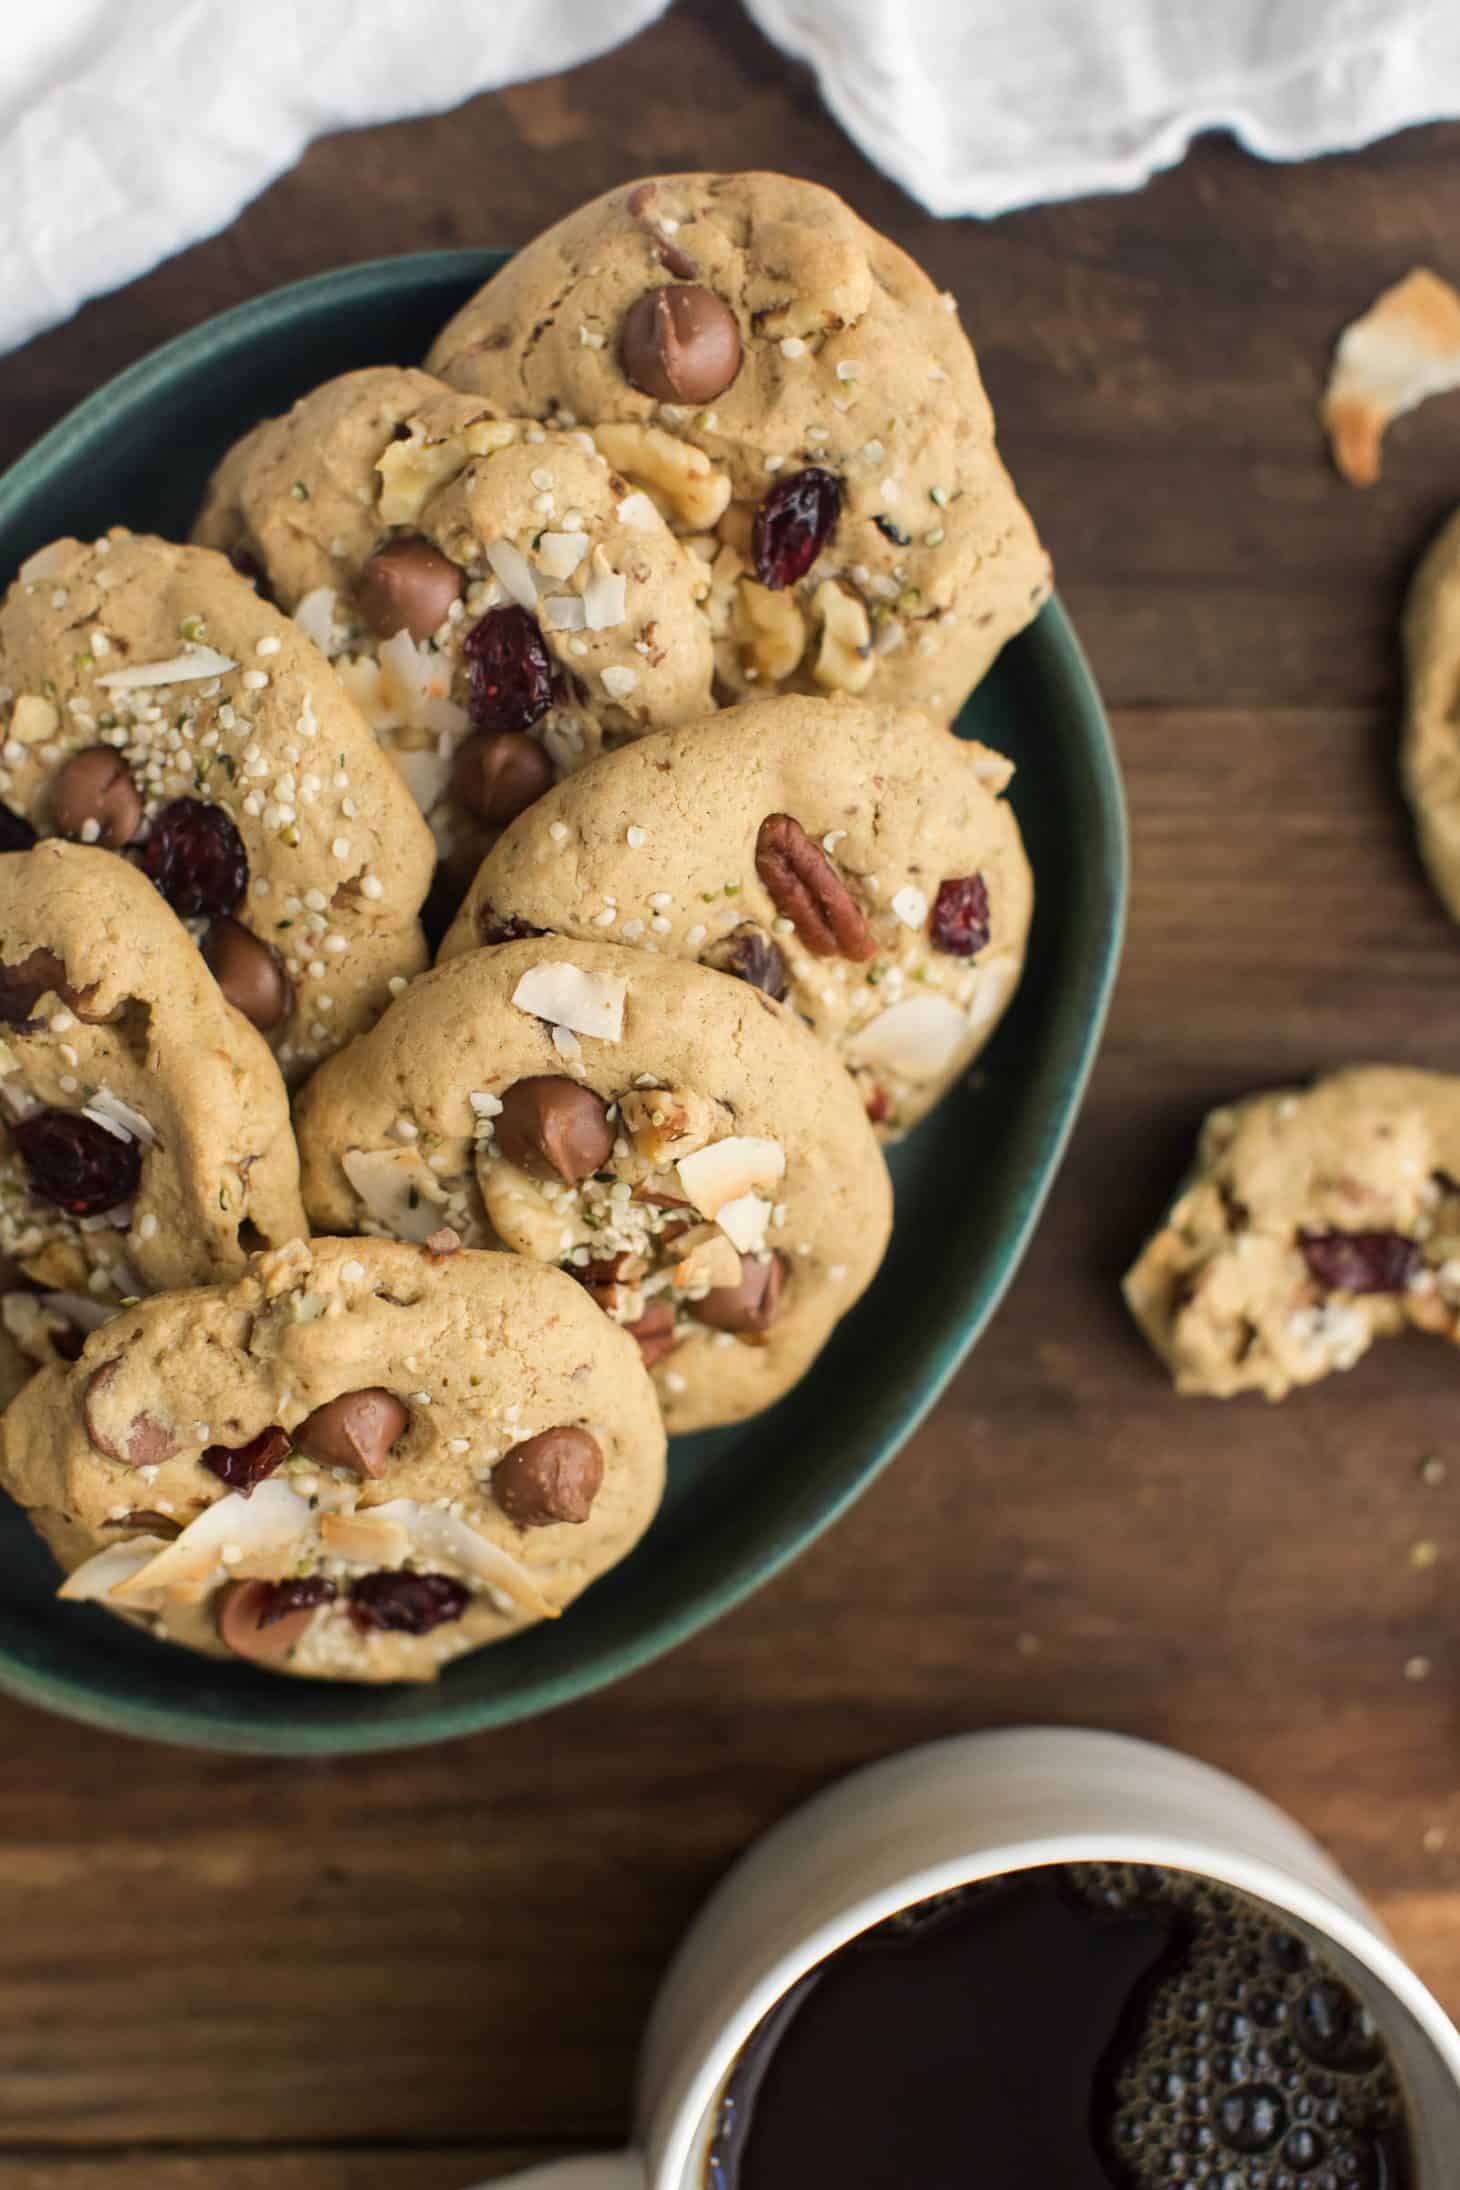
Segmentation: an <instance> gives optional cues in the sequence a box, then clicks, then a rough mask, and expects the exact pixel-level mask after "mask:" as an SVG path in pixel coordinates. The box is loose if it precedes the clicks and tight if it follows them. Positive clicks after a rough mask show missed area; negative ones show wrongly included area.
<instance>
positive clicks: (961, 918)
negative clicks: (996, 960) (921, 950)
mask: <svg viewBox="0 0 1460 2190" xmlns="http://www.w3.org/2000/svg"><path fill="white" fill-rule="evenodd" d="M932 931H933V947H934V949H935V950H940V951H952V953H953V955H954V957H955V958H975V957H977V955H978V953H979V952H980V951H981V950H982V949H983V947H984V945H985V943H987V941H988V939H989V893H988V885H987V883H986V882H985V881H984V878H983V876H982V875H981V874H965V875H956V876H955V877H954V878H953V879H952V880H951V881H949V882H944V883H941V884H940V885H939V888H938V894H937V896H936V897H935V898H934V900H933V918H932Z"/></svg>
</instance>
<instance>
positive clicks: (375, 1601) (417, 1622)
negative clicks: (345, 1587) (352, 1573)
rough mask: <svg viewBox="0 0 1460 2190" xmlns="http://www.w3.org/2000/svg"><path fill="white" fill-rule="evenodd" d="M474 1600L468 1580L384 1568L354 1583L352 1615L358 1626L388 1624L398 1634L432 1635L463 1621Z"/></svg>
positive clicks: (351, 1595)
mask: <svg viewBox="0 0 1460 2190" xmlns="http://www.w3.org/2000/svg"><path fill="white" fill-rule="evenodd" d="M470 1602H471V1591H470V1590H469V1589H468V1588H467V1586H466V1584H465V1582H456V1581H453V1580H452V1578H451V1576H450V1575H449V1574H407V1573H404V1572H401V1571H398V1570H396V1569H393V1568H390V1567H381V1568H380V1569H379V1570H378V1571H377V1572H376V1573H374V1574H362V1575H361V1577H360V1579H359V1581H358V1582H351V1584H350V1617H351V1618H352V1619H353V1620H354V1622H355V1625H356V1626H357V1627H384V1628H389V1629H391V1630H392V1631H393V1632H394V1633H395V1634H398V1635H429V1634H430V1632H431V1630H432V1628H433V1627H440V1626H442V1625H443V1624H444V1622H445V1621H447V1620H459V1619H460V1618H461V1615H462V1613H463V1612H465V1610H466V1608H467V1606H468V1604H470Z"/></svg>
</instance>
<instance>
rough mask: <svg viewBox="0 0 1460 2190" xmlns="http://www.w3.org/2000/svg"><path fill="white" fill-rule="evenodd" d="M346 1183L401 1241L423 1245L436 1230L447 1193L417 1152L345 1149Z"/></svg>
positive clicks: (379, 1220)
mask: <svg viewBox="0 0 1460 2190" xmlns="http://www.w3.org/2000/svg"><path fill="white" fill-rule="evenodd" d="M340 1165H341V1168H342V1170H343V1171H344V1174H345V1177H346V1178H347V1179H348V1180H349V1182H350V1184H351V1186H353V1187H354V1189H355V1192H356V1193H357V1194H358V1195H359V1197H360V1199H361V1201H363V1202H364V1204H365V1207H366V1208H367V1209H368V1210H369V1212H370V1214H371V1216H372V1217H374V1218H375V1220H376V1222H377V1223H379V1224H383V1225H384V1226H385V1227H386V1228H387V1230H388V1231H390V1232H392V1233H393V1234H394V1235H395V1237H396V1238H397V1239H408V1240H416V1241H418V1242H424V1241H426V1240H428V1239H429V1238H430V1237H431V1234H432V1233H433V1232H434V1231H435V1230H436V1229H437V1228H438V1226H439V1225H440V1222H441V1215H440V1212H441V1211H442V1209H444V1208H445V1206H446V1190H445V1188H444V1187H443V1186H442V1184H441V1181H440V1180H439V1179H438V1178H437V1176H436V1174H435V1172H434V1171H433V1170H432V1169H431V1167H430V1165H429V1164H428V1163H427V1162H426V1159H425V1157H424V1156H422V1155H421V1153H420V1151H419V1150H418V1149H415V1148H347V1149H346V1150H345V1153H344V1155H343V1156H342V1157H341V1158H340Z"/></svg>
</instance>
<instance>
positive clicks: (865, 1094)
mask: <svg viewBox="0 0 1460 2190" xmlns="http://www.w3.org/2000/svg"><path fill="white" fill-rule="evenodd" d="M1012 774H1013V768H1012V765H1011V763H1010V762H1008V761H1006V760H1005V759H1003V758H1002V756H1001V755H1000V754H998V753H994V752H991V751H990V750H989V748H988V747H987V746H984V745H975V744H972V743H965V742H964V741H963V740H961V739H958V738H953V737H950V736H949V735H948V732H947V731H946V730H944V729H941V728H939V727H938V725H936V724H935V723H933V722H931V721H929V719H928V718H927V717H926V716H924V715H920V714H916V713H913V712H912V711H910V710H907V709H900V708H894V707H886V706H876V705H872V704H870V703H868V702H866V701H860V700H833V699H821V700H811V699H800V698H793V697H786V698H781V699H770V700H751V701H748V702H746V703H745V704H744V705H743V706H740V707H732V708H726V709H725V710H724V711H723V712H722V713H720V714H718V715H715V716H713V717H711V718H710V719H708V720H707V721H705V722H702V723H692V724H688V725H686V727H685V728H683V729H681V730H672V731H665V732H663V733H662V734H661V735H659V736H658V737H653V738H645V739H643V740H642V742H641V743H639V744H638V745H635V746H631V747H629V748H628V749H627V750H625V751H624V752H622V753H614V754H610V755H605V756H604V758H603V759H602V760H600V761H598V762H596V763H595V764H594V765H593V767H591V768H588V769H585V770H584V771H583V772H582V774H580V775H577V776H573V777H571V778H569V780H568V781H567V782H566V783H561V784H559V785H558V786H557V787H556V788H555V789H554V790H552V791H550V792H548V794H547V795H546V796H545V797H544V798H541V799H539V800H538V802H537V804H536V805H535V806H533V807H531V808H529V810H528V811H527V812H526V813H525V814H523V815H521V816H520V818H519V819H518V820H517V821H515V822H514V823H513V825H512V827H511V828H510V829H509V830H508V831H507V833H506V834H505V836H503V838H502V839H501V841H500V842H499V843H498V844H497V845H496V846H495V847H494V849H493V850H492V852H491V853H490V854H489V855H488V857H487V858H486V860H485V861H484V862H483V864H482V866H481V868H480V870H479V871H478V874H477V877H476V880H475V881H474V882H473V884H472V887H471V890H470V891H469V893H468V895H467V898H466V901H465V903H464V904H463V906H462V908H461V911H460V913H459V914H458V916H457V919H456V923H455V925H454V927H453V928H452V929H451V931H450V932H449V934H448V935H447V937H446V940H445V942H444V943H443V945H442V949H441V957H442V959H443V960H444V959H446V958H450V957H454V956H456V954H457V953H458V952H460V951H465V950H475V949H478V948H480V947H481V946H482V945H483V944H487V943H493V942H500V941H502V940H503V938H504V937H508V936H512V935H520V934H523V933H532V932H535V933H540V934H543V933H552V934H554V935H565V936H572V937H581V938H584V939H586V940H589V941H592V940H594V939H595V938H597V937H611V938H612V939H613V940H615V941H619V942H625V943H632V944H634V945H635V946H636V947H638V948H640V949H648V950H654V951H658V952H660V953H661V954H662V955H664V956H665V957H671V958H697V959H699V960H700V962H701V963H702V964H704V965H707V966H713V967H716V968H718V969H719V970H720V971H722V972H725V973H732V974H736V975H738V976H739V978H740V979H741V980H743V981H748V982H750V983H751V985H752V986H753V987H755V988H759V989H763V990H764V991H765V992H766V994H767V995H769V996H773V997H776V998H777V999H783V1000H784V1001H785V1002H786V1003H787V1004H788V1005H789V1006H790V1008H791V1009H792V1010H793V1011H795V1012H796V1013H797V1015H798V1016H799V1017H800V1018H802V1019H804V1020H805V1021H806V1022H807V1024H808V1025H809V1026H811V1027H812V1028H813V1029H814V1030H815V1032H816V1033H817V1034H818V1035H820V1036H821V1038H822V1039H823V1040H824V1041H826V1042H829V1043H830V1044H831V1046H832V1047H833V1049H835V1051H836V1052H837V1054H838V1055H839V1056H840V1057H841V1059H842V1061H843V1063H844V1064H846V1065H847V1066H848V1067H849V1069H850V1070H851V1072H852V1073H853V1075H854V1076H855V1078H856V1081H857V1085H858V1088H859V1090H860V1092H861V1095H862V1099H863V1102H864V1105H865V1107H866V1109H867V1113H868V1115H869V1117H871V1118H872V1119H873V1120H874V1121H875V1122H876V1123H878V1124H879V1125H880V1126H881V1128H882V1130H883V1131H884V1133H885V1134H886V1135H888V1136H889V1137H890V1136H891V1135H893V1134H896V1133H900V1132H902V1131H905V1130H906V1128H907V1127H908V1126H910V1125H912V1124H914V1123H915V1122H916V1120H917V1119H918V1118H920V1117H921V1116H922V1115H923V1114H924V1112H925V1111H927V1110H929V1109H930V1108H931V1107H932V1105H933V1104H934V1103H935V1102H936V1101H937V1099H938V1097H939V1096H940V1095H942V1094H943V1093H944V1092H945V1090H946V1089H947V1088H949V1087H950V1086H951V1085H952V1084H953V1082H954V1080H955V1079H956V1078H957V1077H958V1075H959V1074H960V1073H962V1072H964V1071H966V1070H967V1068H968V1066H969V1064H970V1063H971V1062H972V1060H973V1058H974V1057H975V1055H976V1054H977V1052H978V1051H979V1049H981V1048H982V1046H983V1044H984V1043H985V1042H986V1041H987V1039H988V1037H989V1035H990V1034H991V1033H992V1032H993V1030H994V1027H995V1026H996V1025H997V1023H998V1020H999V1018H1000V1015H1001V1014H1002V1012H1003V1010H1004V1008H1005V1006H1006V1005H1007V1004H1008V1002H1009V1000H1010V998H1011V997H1012V995H1013V993H1014V989H1015V986H1016V984H1017V982H1018V979H1019V974H1020V970H1021V968H1022V966H1023V962H1024V947H1025V941H1026V938H1027V936H1028V933H1029V922H1030V918H1031V915H1032V913H1033V906H1034V895H1033V885H1032V882H1031V879H1030V874H1029V863H1028V861H1027V859H1026V858H1025V856H1024V848H1023V844H1022V842H1021V839H1020V835H1019V825H1018V823H1017V822H1016V821H1015V819H1014V815H1013V811H1012V809H1011V808H1010V806H1009V805H1008V803H1007V802H1006V800H1005V799H1004V798H1003V797H1002V795H1001V794H1002V793H1003V791H1004V790H1005V788H1006V787H1007V785H1008V782H1009V779H1010V777H1011V776H1012Z"/></svg>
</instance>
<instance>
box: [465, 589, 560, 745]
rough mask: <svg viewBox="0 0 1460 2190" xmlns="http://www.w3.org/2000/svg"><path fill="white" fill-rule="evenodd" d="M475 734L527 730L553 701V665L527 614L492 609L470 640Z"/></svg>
mask: <svg viewBox="0 0 1460 2190" xmlns="http://www.w3.org/2000/svg"><path fill="white" fill-rule="evenodd" d="M464 651H465V654H466V660H467V669H468V672H469V677H470V682H469V686H468V692H467V712H468V714H469V715H470V716H471V723H472V728H473V729H474V730H527V729H530V728H531V726H532V724H533V723H535V722H536V721H537V719H538V717H539V716H540V715H545V714H546V713H547V711H548V709H549V707H551V705H552V700H553V672H552V663H551V662H550V661H549V660H548V653H547V648H546V647H545V646H544V645H543V643H542V633H541V632H540V631H539V630H538V628H537V624H536V622H535V621H534V619H533V618H532V617H531V616H529V615H528V613H527V610H526V609H525V608H518V607H517V606H516V605H515V603H514V604H513V606H511V607H510V608H489V609H488V610H487V613H486V615H485V616H483V618H482V620H481V622H480V623H479V624H475V625H473V627H472V629H471V630H470V631H469V632H468V633H467V635H466V646H465V649H464Z"/></svg>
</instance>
